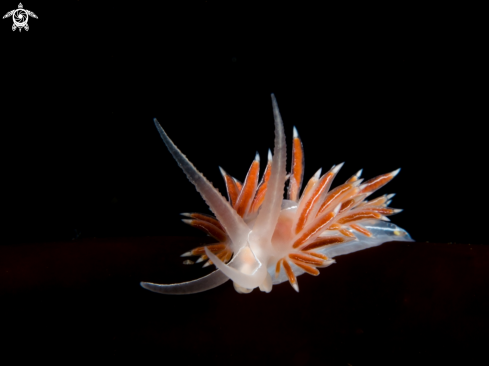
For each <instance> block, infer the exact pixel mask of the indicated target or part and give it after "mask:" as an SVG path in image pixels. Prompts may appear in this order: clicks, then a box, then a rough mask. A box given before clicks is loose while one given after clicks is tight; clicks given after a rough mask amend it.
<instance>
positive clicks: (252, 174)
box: [236, 160, 260, 217]
mask: <svg viewBox="0 0 489 366" xmlns="http://www.w3.org/2000/svg"><path fill="white" fill-rule="evenodd" d="M259 173H260V163H259V162H258V161H256V160H255V161H253V163H251V167H250V170H249V171H248V174H247V175H246V179H245V182H244V184H243V188H242V189H241V193H240V194H239V198H238V202H236V212H237V213H238V215H239V216H241V217H243V216H244V215H245V214H246V213H247V211H248V210H249V208H250V206H251V202H252V200H253V197H254V196H255V191H256V186H257V184H258V174H259Z"/></svg>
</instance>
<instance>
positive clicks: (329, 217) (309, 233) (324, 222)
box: [292, 212, 335, 248]
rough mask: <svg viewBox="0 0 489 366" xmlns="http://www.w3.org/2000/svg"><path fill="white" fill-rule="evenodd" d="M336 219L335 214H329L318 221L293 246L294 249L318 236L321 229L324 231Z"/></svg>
mask: <svg viewBox="0 0 489 366" xmlns="http://www.w3.org/2000/svg"><path fill="white" fill-rule="evenodd" d="M334 217H335V214H334V212H329V213H327V214H326V215H324V216H322V217H319V218H317V219H316V222H315V223H314V225H313V226H312V227H310V228H309V229H307V230H306V231H305V232H304V233H303V234H302V235H301V236H300V237H299V239H297V240H296V241H295V243H294V245H292V247H293V248H298V247H300V246H301V245H302V244H304V243H305V242H306V241H308V240H309V239H310V238H312V237H313V236H314V235H316V234H318V233H319V232H320V231H321V229H323V228H324V227H325V226H326V225H327V224H328V223H329V222H330V221H331V220H332V219H333V218H334Z"/></svg>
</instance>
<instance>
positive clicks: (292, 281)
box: [282, 259, 297, 284]
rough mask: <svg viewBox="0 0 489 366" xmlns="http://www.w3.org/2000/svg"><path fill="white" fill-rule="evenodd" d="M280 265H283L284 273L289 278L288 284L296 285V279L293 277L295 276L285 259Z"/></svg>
mask: <svg viewBox="0 0 489 366" xmlns="http://www.w3.org/2000/svg"><path fill="white" fill-rule="evenodd" d="M282 264H283V265H284V269H285V273H286V274H287V277H288V278H289V282H290V283H291V284H295V283H297V278H296V277H295V274H294V272H293V271H292V268H291V267H290V264H289V262H287V259H284V260H283V261H282Z"/></svg>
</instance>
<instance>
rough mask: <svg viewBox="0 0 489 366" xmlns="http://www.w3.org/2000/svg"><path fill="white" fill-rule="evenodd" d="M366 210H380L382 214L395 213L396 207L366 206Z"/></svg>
mask: <svg viewBox="0 0 489 366" xmlns="http://www.w3.org/2000/svg"><path fill="white" fill-rule="evenodd" d="M365 210H366V211H373V212H378V213H380V214H382V215H392V214H393V213H394V209H392V208H387V207H366V208H365Z"/></svg>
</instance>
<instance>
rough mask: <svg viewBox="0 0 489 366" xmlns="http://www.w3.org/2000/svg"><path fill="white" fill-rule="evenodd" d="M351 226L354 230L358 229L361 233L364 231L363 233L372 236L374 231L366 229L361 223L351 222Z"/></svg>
mask: <svg viewBox="0 0 489 366" xmlns="http://www.w3.org/2000/svg"><path fill="white" fill-rule="evenodd" d="M350 227H351V228H352V229H353V230H356V231H358V232H359V233H362V234H363V235H366V236H369V237H372V236H373V235H372V233H371V232H370V231H368V230H367V229H365V228H364V227H361V226H360V225H357V224H351V225H350Z"/></svg>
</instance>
